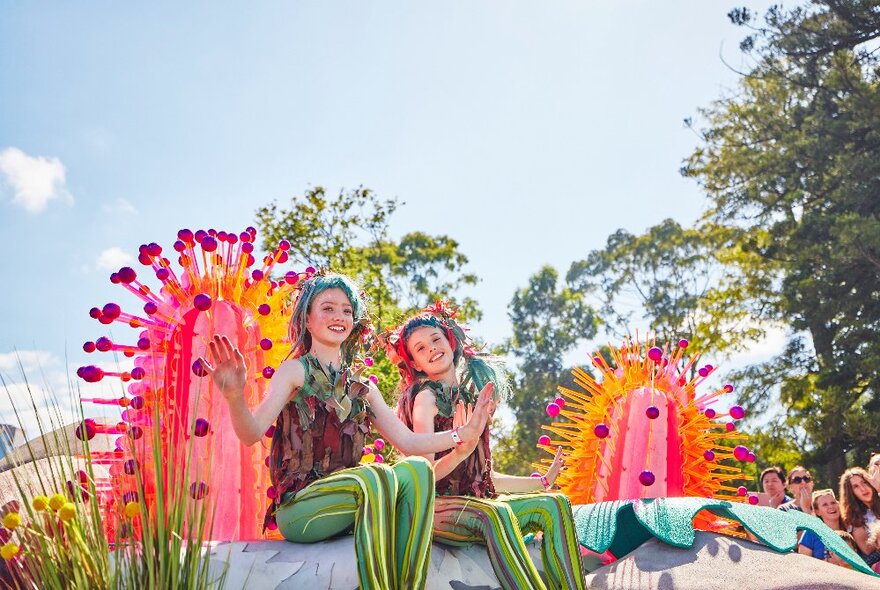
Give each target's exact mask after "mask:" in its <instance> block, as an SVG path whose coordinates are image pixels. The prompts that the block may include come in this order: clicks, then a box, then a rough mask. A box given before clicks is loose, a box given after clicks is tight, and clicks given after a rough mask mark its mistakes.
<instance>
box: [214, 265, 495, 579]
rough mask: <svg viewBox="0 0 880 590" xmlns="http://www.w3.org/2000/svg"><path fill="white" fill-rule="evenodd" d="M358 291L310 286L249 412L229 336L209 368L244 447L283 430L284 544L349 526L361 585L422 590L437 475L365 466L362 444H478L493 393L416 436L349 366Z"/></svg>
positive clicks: (345, 282) (414, 466)
mask: <svg viewBox="0 0 880 590" xmlns="http://www.w3.org/2000/svg"><path fill="white" fill-rule="evenodd" d="M358 293H359V290H358V289H357V287H356V286H355V285H354V284H353V283H352V282H351V280H350V279H348V278H347V277H345V276H343V275H330V274H328V275H316V276H313V277H311V278H309V279H308V280H306V281H305V283H304V284H303V287H302V288H301V291H300V294H299V296H298V299H297V301H296V305H295V307H294V311H293V315H292V317H291V320H290V329H289V336H290V341H291V343H292V351H291V356H290V357H289V358H288V359H287V360H285V361H284V362H283V363H281V364H280V365H279V367H278V369H277V370H276V372H275V374H274V375H273V376H272V380H271V381H270V382H269V383H270V385H269V391H268V393H267V395H266V396H265V398H264V399H263V401H262V402H261V403H260V404H259V406H257V407H256V408H254V409H253V410H252V409H251V408H249V407H248V406H247V404H246V403H245V400H244V386H245V380H246V376H247V367H246V366H245V362H244V357H243V355H242V354H241V352H240V351H239V350H237V349H236V347H235V346H233V344H232V343H231V342H230V341H229V340H228V339H227V338H226V336H221V335H215V336H214V338H213V339H212V341H211V343H210V345H209V349H210V355H211V359H212V362H213V365H208V363H206V362H204V359H203V363H204V365H205V366H206V370H207V371H208V373H209V374H210V375H211V377H212V378H213V380H214V383H215V384H216V385H217V387H218V388H219V389H220V391H221V393H222V395H223V396H224V398H225V399H226V401H227V403H228V404H229V409H230V414H231V417H232V425H233V428H234V430H235V433H236V435H237V436H238V438H239V439H240V440H241V441H242V443H244V444H245V445H252V444H254V443H256V442H257V441H259V440H260V438H261V437H262V436H263V433H265V432H266V430H267V429H268V428H269V426H270V425H271V424H272V423H273V422H274V423H275V432H274V434H273V436H272V443H271V447H270V459H269V469H270V474H271V479H272V484H273V487H274V491H275V499H274V501H273V505H272V506H271V507H270V509H269V511H268V512H267V514H266V523H269V522H270V521H272V520H274V522H276V523H277V525H278V528H279V530H280V531H281V533H282V534H283V535H284V537H285V538H286V539H288V540H290V541H295V542H300V543H310V542H315V541H321V540H324V539H327V538H329V537H332V536H334V535H336V534H339V533H342V532H344V531H347V530H350V529H351V528H352V527H353V528H354V537H355V538H354V544H355V553H356V554H357V563H358V576H359V580H360V585H361V587H362V588H407V589H408V588H423V587H424V585H425V579H426V576H427V561H428V555H429V553H430V531H431V526H432V520H433V515H434V510H433V504H434V498H433V493H431V490H432V488H433V484H434V478H433V471H432V470H431V468H430V465H429V464H428V462H427V461H425V460H423V459H421V458H418V457H417V458H409V459H406V460H404V461H400V462H399V463H397V464H395V465H394V466H393V467H389V466H387V465H384V464H370V465H363V466H359V465H358V462H359V460H360V458H361V455H362V451H363V446H364V437H365V435H366V433H367V432H368V431H369V429H370V424H371V423H372V424H374V425H375V426H376V428H377V429H378V430H379V432H380V433H382V435H383V436H385V437H386V438H387V439H388V440H389V442H391V444H393V445H395V446H396V447H397V448H399V449H400V450H401V451H402V452H404V453H407V454H425V453H433V452H440V451H443V450H446V449H449V448H451V447H454V446H456V443H457V442H460V441H475V440H476V439H477V438H478V437H479V436H480V433H481V432H482V431H483V429H484V428H485V423H486V420H487V417H488V415H489V413H490V410H491V409H492V406H493V404H492V401H491V392H492V388H491V386H489V387H486V388H485V390H484V391H483V392H481V394H480V396H479V397H478V398H477V399H475V409H474V412H473V416H472V417H471V420H470V421H469V422H468V423H467V424H466V425H464V426H462V427H461V428H460V429H459V428H454V429H451V430H448V431H447V432H439V433H432V434H414V433H413V432H412V431H411V430H410V429H408V428H407V427H406V426H404V425H403V424H402V423H401V422H400V420H398V419H397V417H396V416H395V415H394V412H393V411H392V410H391V409H390V408H389V407H388V406H387V404H386V403H385V401H384V400H383V399H382V396H381V394H380V393H379V391H378V390H377V389H376V387H375V386H374V385H373V384H372V383H371V382H370V381H369V380H368V379H365V378H361V377H360V376H359V375H358V374H357V373H356V372H354V371H353V370H352V368H351V364H352V362H353V360H354V356H355V353H356V352H357V351H358V348H359V346H360V342H361V336H362V334H363V333H364V331H365V330H366V329H367V327H368V320H367V314H366V309H365V304H364V301H363V300H362V298H361V297H360V295H359V294H358ZM462 413H463V411H462V410H461V409H460V410H459V416H461V414H462Z"/></svg>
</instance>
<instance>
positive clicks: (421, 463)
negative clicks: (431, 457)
mask: <svg viewBox="0 0 880 590" xmlns="http://www.w3.org/2000/svg"><path fill="white" fill-rule="evenodd" d="M400 463H404V464H405V465H406V469H407V470H409V471H410V472H411V473H412V475H413V478H414V479H415V480H416V481H418V482H420V483H424V484H427V485H429V486H430V487H433V486H434V468H433V467H432V466H431V462H430V461H428V460H427V459H425V458H424V457H407V458H406V459H404V460H403V461H400Z"/></svg>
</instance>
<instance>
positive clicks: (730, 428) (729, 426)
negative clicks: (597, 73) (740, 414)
mask: <svg viewBox="0 0 880 590" xmlns="http://www.w3.org/2000/svg"><path fill="white" fill-rule="evenodd" d="M724 427H725V428H726V429H727V432H733V431H734V430H736V424H734V423H733V422H728V423H727V424H725V425H724Z"/></svg>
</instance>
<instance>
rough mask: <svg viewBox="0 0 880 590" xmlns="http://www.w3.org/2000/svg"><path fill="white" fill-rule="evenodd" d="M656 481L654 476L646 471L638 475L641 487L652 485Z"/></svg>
mask: <svg viewBox="0 0 880 590" xmlns="http://www.w3.org/2000/svg"><path fill="white" fill-rule="evenodd" d="M656 479H657V478H656V477H654V474H653V473H652V472H650V471H648V470H647V469H646V470H645V471H642V472H641V473H640V474H639V483H640V484H642V485H643V486H650V485H654V481H656Z"/></svg>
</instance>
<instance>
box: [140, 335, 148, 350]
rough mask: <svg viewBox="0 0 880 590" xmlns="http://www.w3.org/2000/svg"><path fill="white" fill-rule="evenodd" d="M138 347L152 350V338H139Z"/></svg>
mask: <svg viewBox="0 0 880 590" xmlns="http://www.w3.org/2000/svg"><path fill="white" fill-rule="evenodd" d="M137 347H138V348H139V349H140V350H150V339H149V338H138V341H137Z"/></svg>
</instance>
